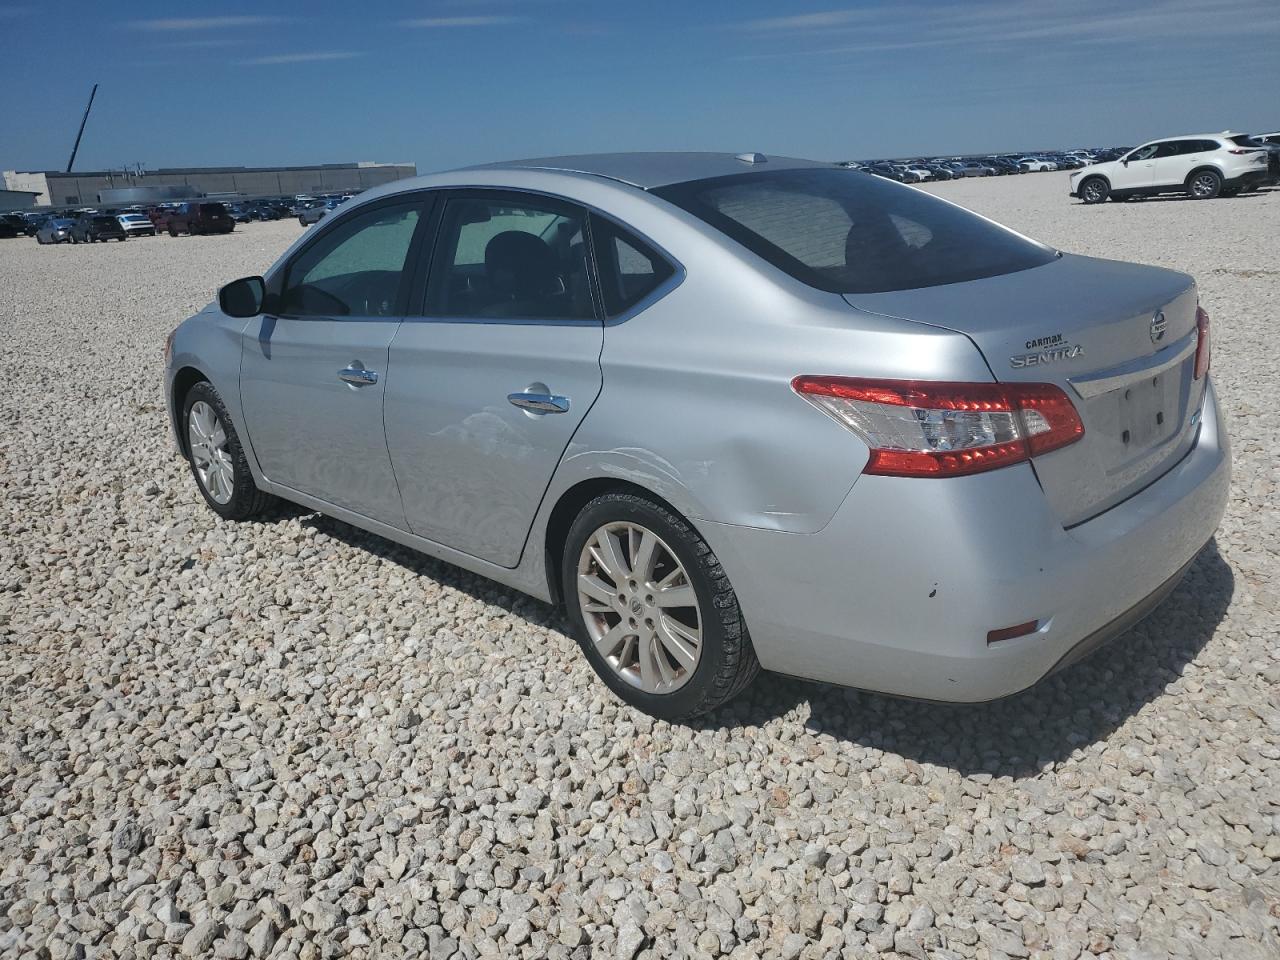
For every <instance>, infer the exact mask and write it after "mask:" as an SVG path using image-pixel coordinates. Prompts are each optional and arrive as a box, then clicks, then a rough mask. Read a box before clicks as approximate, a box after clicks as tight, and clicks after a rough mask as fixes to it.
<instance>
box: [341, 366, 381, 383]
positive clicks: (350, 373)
mask: <svg viewBox="0 0 1280 960" xmlns="http://www.w3.org/2000/svg"><path fill="white" fill-rule="evenodd" d="M338 379H339V380H341V381H342V382H343V383H349V384H351V385H352V386H353V387H367V386H369V385H370V384H373V383H377V382H378V374H377V373H376V372H374V371H373V370H366V369H365V368H364V367H357V366H355V365H352V366H350V367H343V368H342V369H341V370H339V371H338Z"/></svg>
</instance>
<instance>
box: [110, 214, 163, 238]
mask: <svg viewBox="0 0 1280 960" xmlns="http://www.w3.org/2000/svg"><path fill="white" fill-rule="evenodd" d="M116 219H117V220H119V221H120V226H122V227H124V232H125V233H126V234H127V235H128V236H130V237H154V236H155V235H156V225H155V224H154V223H152V222H151V218H150V217H148V216H147V215H146V214H143V213H120V214H117V215H116Z"/></svg>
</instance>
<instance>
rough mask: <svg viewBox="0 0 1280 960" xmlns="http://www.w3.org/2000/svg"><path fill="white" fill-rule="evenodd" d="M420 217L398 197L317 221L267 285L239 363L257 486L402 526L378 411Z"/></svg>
mask: <svg viewBox="0 0 1280 960" xmlns="http://www.w3.org/2000/svg"><path fill="white" fill-rule="evenodd" d="M425 220H426V218H425V215H424V212H423V209H422V207H421V204H420V203H419V202H417V201H410V202H405V201H403V200H401V201H399V202H391V203H383V204H378V205H376V206H375V207H372V208H370V209H367V210H362V209H356V210H352V211H351V212H350V213H349V214H348V215H347V216H343V217H341V218H337V219H335V220H334V221H333V222H332V223H327V224H326V225H325V227H323V228H322V229H321V230H320V232H319V233H318V234H317V236H316V239H315V240H314V241H313V242H312V243H310V244H308V245H307V246H305V247H303V248H302V249H301V250H300V251H299V252H298V253H297V254H296V255H295V256H294V257H293V259H292V260H290V261H289V263H288V264H287V265H286V266H285V267H284V268H283V269H282V270H281V271H280V273H279V274H278V275H277V276H276V277H273V278H272V284H271V287H272V289H271V290H269V292H268V298H267V305H266V307H267V312H264V314H263V315H262V316H260V317H258V318H256V319H255V320H253V321H251V322H250V323H249V325H248V327H247V328H246V330H245V333H244V348H243V351H242V359H241V367H240V398H241V402H242V404H243V406H244V415H245V420H246V422H247V425H248V428H249V436H250V440H251V443H252V446H253V452H254V455H255V456H256V457H257V459H258V463H259V465H260V466H261V467H262V472H263V473H264V474H265V475H266V477H267V479H268V480H270V481H272V482H273V483H277V484H280V485H282V486H284V487H286V488H289V489H291V490H296V491H299V492H301V493H304V494H308V495H310V496H312V497H316V498H318V499H320V500H323V501H325V502H326V503H330V504H333V505H335V506H338V507H342V508H343V509H346V510H351V511H353V512H355V513H358V514H360V515H362V516H365V517H369V518H371V519H373V520H379V521H381V522H383V523H387V524H391V525H393V526H396V527H400V528H402V529H403V528H404V526H405V520H404V510H403V508H402V506H401V503H400V494H399V491H398V489H397V487H396V481H395V475H394V473H393V472H392V469H391V459H390V456H389V455H388V453H387V445H386V438H385V435H384V433H383V428H382V404H383V396H384V391H385V389H386V378H387V373H388V370H387V350H388V347H389V346H390V345H391V341H392V338H393V337H394V336H395V333H396V329H397V328H398V327H399V326H400V321H401V318H402V317H403V316H404V313H405V305H406V303H407V299H406V298H407V297H408V288H409V286H410V283H409V278H407V277H406V276H405V265H406V263H411V262H413V261H412V258H411V256H410V254H411V251H412V250H415V249H416V248H415V240H416V239H417V238H419V236H420V234H421V233H422V232H423V231H424V228H425ZM418 242H420V240H418ZM285 495H286V496H287V495H288V494H287V492H286V493H285Z"/></svg>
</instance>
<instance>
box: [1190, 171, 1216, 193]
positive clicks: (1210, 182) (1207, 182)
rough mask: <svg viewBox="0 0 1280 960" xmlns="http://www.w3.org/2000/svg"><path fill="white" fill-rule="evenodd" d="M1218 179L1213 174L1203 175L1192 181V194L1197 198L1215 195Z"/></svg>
mask: <svg viewBox="0 0 1280 960" xmlns="http://www.w3.org/2000/svg"><path fill="white" fill-rule="evenodd" d="M1217 184H1218V178H1217V177H1215V176H1214V175H1213V174H1211V173H1202V174H1200V175H1199V176H1198V177H1196V178H1195V179H1194V180H1192V181H1191V192H1192V193H1193V194H1195V196H1197V197H1207V196H1209V195H1211V194H1212V193H1213V190H1214V187H1216V186H1217Z"/></svg>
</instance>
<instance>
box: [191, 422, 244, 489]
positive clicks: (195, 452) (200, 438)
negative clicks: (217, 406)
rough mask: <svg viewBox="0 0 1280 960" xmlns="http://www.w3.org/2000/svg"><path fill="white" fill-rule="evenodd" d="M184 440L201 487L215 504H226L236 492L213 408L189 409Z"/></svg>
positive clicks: (228, 454) (224, 435)
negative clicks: (186, 442) (189, 450)
mask: <svg viewBox="0 0 1280 960" xmlns="http://www.w3.org/2000/svg"><path fill="white" fill-rule="evenodd" d="M187 439H188V445H189V446H190V448H191V462H192V463H194V464H195V468H196V476H198V477H199V478H200V485H201V486H202V487H204V489H205V492H206V493H207V494H209V496H210V497H211V498H212V499H213V500H214V501H215V502H216V503H229V502H230V501H231V495H232V494H233V493H234V492H235V480H236V474H235V465H234V463H233V462H232V460H231V452H230V450H228V448H227V431H226V429H225V428H224V427H223V425H222V421H221V420H220V419H219V418H218V415H217V413H215V412H214V409H213V407H211V406H210V405H209V404H207V403H205V402H204V401H203V400H197V401H196V402H195V403H194V404H192V405H191V413H190V415H189V416H188V417H187Z"/></svg>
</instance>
